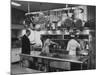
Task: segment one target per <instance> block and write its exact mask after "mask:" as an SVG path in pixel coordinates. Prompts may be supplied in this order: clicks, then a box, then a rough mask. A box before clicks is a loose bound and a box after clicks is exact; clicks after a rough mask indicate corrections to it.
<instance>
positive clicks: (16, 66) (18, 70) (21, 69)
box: [11, 63, 40, 75]
mask: <svg viewBox="0 0 100 75" xmlns="http://www.w3.org/2000/svg"><path fill="white" fill-rule="evenodd" d="M31 73H40V71H37V70H33V69H29V68H24V67H20V65H19V64H18V63H17V64H12V65H11V74H12V75H16V74H17V75H18V74H31Z"/></svg>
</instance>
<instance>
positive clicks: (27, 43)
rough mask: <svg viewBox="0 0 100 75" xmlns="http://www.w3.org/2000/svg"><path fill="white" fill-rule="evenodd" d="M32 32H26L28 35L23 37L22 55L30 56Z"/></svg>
mask: <svg viewBox="0 0 100 75" xmlns="http://www.w3.org/2000/svg"><path fill="white" fill-rule="evenodd" d="M30 33H31V32H30V30H26V34H24V35H23V36H22V53H23V54H30V40H29V38H28V36H29V35H30Z"/></svg>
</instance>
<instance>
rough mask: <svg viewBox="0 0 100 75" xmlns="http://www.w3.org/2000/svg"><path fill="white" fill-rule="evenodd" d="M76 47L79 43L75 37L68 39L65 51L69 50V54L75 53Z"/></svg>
mask: <svg viewBox="0 0 100 75" xmlns="http://www.w3.org/2000/svg"><path fill="white" fill-rule="evenodd" d="M77 47H80V44H79V43H78V42H77V41H76V40H75V39H71V40H69V42H68V45H67V51H69V55H76V48H77Z"/></svg>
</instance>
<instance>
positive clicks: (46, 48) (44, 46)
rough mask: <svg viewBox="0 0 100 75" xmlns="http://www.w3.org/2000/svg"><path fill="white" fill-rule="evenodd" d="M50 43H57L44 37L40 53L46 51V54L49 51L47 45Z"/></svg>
mask: <svg viewBox="0 0 100 75" xmlns="http://www.w3.org/2000/svg"><path fill="white" fill-rule="evenodd" d="M51 44H57V43H55V42H53V41H51V40H50V39H46V40H45V42H44V45H43V49H42V53H46V54H48V53H50V51H49V46H50V45H51Z"/></svg>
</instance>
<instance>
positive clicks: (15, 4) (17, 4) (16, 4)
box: [11, 2, 21, 6]
mask: <svg viewBox="0 0 100 75" xmlns="http://www.w3.org/2000/svg"><path fill="white" fill-rule="evenodd" d="M11 4H12V5H14V6H21V4H19V3H15V2H11Z"/></svg>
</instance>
